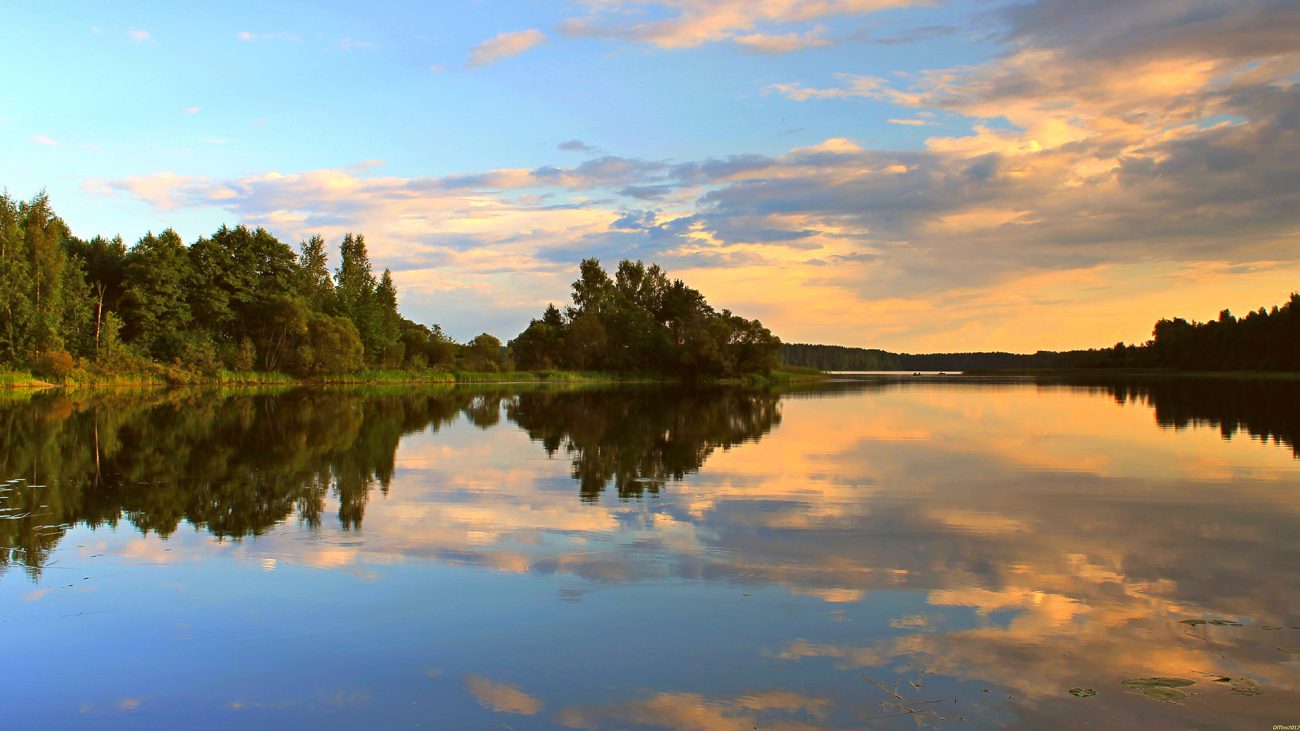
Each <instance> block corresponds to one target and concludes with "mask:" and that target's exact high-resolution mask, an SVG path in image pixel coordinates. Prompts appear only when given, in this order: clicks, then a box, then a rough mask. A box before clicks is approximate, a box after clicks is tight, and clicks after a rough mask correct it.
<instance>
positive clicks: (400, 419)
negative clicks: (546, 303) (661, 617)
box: [0, 388, 780, 575]
mask: <svg viewBox="0 0 1300 731" xmlns="http://www.w3.org/2000/svg"><path fill="white" fill-rule="evenodd" d="M777 401H778V398H777V397H776V396H774V395H770V394H764V395H759V394H744V393H740V392H736V391H710V392H694V393H687V392H671V391H663V390H657V389H656V390H653V391H635V392H631V393H629V392H626V391H623V392H617V393H615V392H607V391H547V392H531V393H530V392H524V393H518V392H514V391H511V390H507V389H493V388H486V389H474V390H473V391H459V390H454V389H452V390H448V389H442V390H436V391H428V392H422V391H419V390H416V391H412V390H410V389H387V390H385V389H380V390H355V389H350V390H342V389H341V390H309V389H298V390H292V391H287V392H280V393H274V394H272V393H238V394H230V393H220V392H210V391H209V392H203V391H187V392H164V393H147V394H143V395H142V394H138V393H136V394H113V395H103V394H96V395H94V396H90V395H86V394H71V395H68V394H37V395H34V396H30V397H13V396H10V397H8V398H7V401H6V402H0V479H2V480H11V481H10V482H8V483H6V484H4V485H2V486H0V566H3V565H7V564H9V563H18V564H21V565H24V566H26V567H27V568H28V570H29V571H30V572H31V573H32V574H33V575H36V574H38V573H39V571H40V567H41V566H43V565H45V563H46V561H47V560H48V557H49V554H50V552H51V551H53V549H54V547H55V546H56V545H57V543H58V541H59V539H60V538H61V537H62V536H63V534H64V533H65V532H66V530H67V529H68V528H69V527H71V526H73V525H76V524H79V523H80V524H85V525H87V526H90V527H99V526H116V525H118V523H119V522H120V521H122V520H125V521H127V522H128V523H129V524H131V525H132V526H134V527H135V528H136V529H138V530H139V531H141V532H143V533H149V532H153V533H157V534H158V535H160V536H164V537H166V536H170V535H171V534H172V533H173V532H175V531H176V529H177V527H178V526H180V524H181V523H182V522H185V523H189V524H190V525H193V526H194V527H196V528H199V529H202V530H204V531H206V532H208V533H210V534H212V535H214V536H216V537H217V538H219V539H238V538H242V537H244V536H253V535H259V534H261V533H264V532H265V531H267V530H269V529H270V528H271V527H273V526H275V525H277V524H279V523H281V522H282V521H284V520H285V519H287V518H289V517H291V516H295V515H296V516H297V518H298V519H299V520H300V521H302V522H303V523H305V524H306V525H307V526H309V527H311V528H317V527H319V526H320V525H321V522H322V518H323V515H324V513H325V512H326V509H325V506H326V503H327V500H328V499H329V498H333V499H334V500H335V501H336V502H337V503H338V510H337V519H338V521H339V525H340V527H341V528H343V529H344V530H353V529H358V528H360V527H361V524H362V521H363V519H364V517H365V508H366V503H367V500H368V498H369V495H370V491H371V490H372V489H374V488H378V489H379V490H381V491H382V492H385V493H386V492H387V490H388V487H389V484H390V483H391V481H392V477H393V472H394V463H395V455H396V451H397V445H398V442H399V441H400V440H401V438H402V437H403V436H404V435H406V434H410V433H413V432H416V431H421V430H425V429H433V430H438V429H440V428H441V427H443V426H445V425H447V424H449V423H450V422H452V421H454V420H455V419H457V418H459V417H460V416H462V415H463V416H464V418H465V419H466V421H468V422H469V423H471V424H473V425H475V426H477V427H479V428H482V429H489V428H492V427H493V426H496V425H497V424H498V423H499V422H500V420H501V414H502V411H503V406H504V411H505V413H506V415H507V416H508V417H509V418H510V419H511V420H512V421H514V422H516V423H518V424H519V425H520V426H522V427H524V428H525V429H526V430H527V431H528V432H529V434H530V435H531V436H533V437H534V438H536V439H540V440H541V441H542V442H543V444H544V446H545V447H546V450H547V453H548V454H555V453H556V452H557V451H558V450H560V449H561V448H563V449H564V451H565V453H566V454H568V455H571V456H572V459H573V475H574V478H575V479H576V480H578V482H579V484H580V486H581V491H582V496H583V499H585V500H592V499H595V497H596V496H597V495H599V494H600V492H601V490H603V489H604V487H605V485H606V484H607V483H609V482H610V481H611V480H612V481H613V483H614V484H615V486H616V488H617V490H618V494H619V495H620V496H621V497H624V498H631V497H635V496H640V495H642V494H643V493H644V492H645V491H646V490H650V491H651V492H654V491H657V490H658V489H659V487H660V485H662V483H663V482H664V481H665V480H667V479H681V478H682V477H683V476H685V475H686V474H688V473H690V472H694V471H696V470H698V469H699V468H700V466H701V465H702V464H703V462H704V460H705V459H706V458H707V457H708V455H709V454H710V453H711V452H712V451H713V450H714V449H716V448H718V447H722V448H723V449H726V448H728V447H730V446H732V445H734V444H738V443H740V442H743V441H746V440H749V439H757V438H758V437H760V436H761V435H762V434H764V433H766V432H767V431H768V430H770V429H771V428H772V427H773V426H774V425H775V424H776V423H778V421H779V418H780V417H779V409H778V406H777Z"/></svg>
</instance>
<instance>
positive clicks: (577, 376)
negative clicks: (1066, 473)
mask: <svg viewBox="0 0 1300 731" xmlns="http://www.w3.org/2000/svg"><path fill="white" fill-rule="evenodd" d="M87 376H88V374H84V373H77V374H73V375H72V376H71V377H70V379H69V380H67V381H65V382H63V383H57V382H51V381H46V380H43V379H41V378H37V377H36V376H33V375H31V374H30V373H22V372H13V371H6V372H3V373H0V390H4V391H45V390H50V389H61V390H65V391H83V390H93V391H101V390H115V389H132V388H141V389H168V388H194V387H231V388H238V387H246V386H284V387H329V386H425V385H444V386H474V385H493V386H501V385H537V384H544V385H583V384H591V385H595V384H684V383H685V381H683V380H681V379H678V378H673V377H670V376H656V375H650V374H643V373H607V372H601V371H505V372H498V373H490V372H481V371H430V372H417V371H363V372H361V373H354V374H345V375H336V376H325V377H321V378H297V377H294V376H288V375H284V374H280V373H260V372H251V373H231V372H225V373H222V374H219V375H217V376H215V377H211V376H200V375H198V374H188V373H186V374H183V376H184V377H181V378H166V377H160V376H157V375H154V374H121V375H117V376H112V375H110V376H97V377H95V376H91V377H87ZM829 377H830V376H829V375H828V374H825V373H820V372H815V373H808V372H802V371H791V370H777V371H773V372H772V373H769V374H766V375H761V376H755V375H751V376H746V377H743V378H728V379H717V380H711V381H705V382H701V383H705V384H718V385H747V386H775V385H784V384H792V383H802V382H813V381H821V380H824V379H826V378H829Z"/></svg>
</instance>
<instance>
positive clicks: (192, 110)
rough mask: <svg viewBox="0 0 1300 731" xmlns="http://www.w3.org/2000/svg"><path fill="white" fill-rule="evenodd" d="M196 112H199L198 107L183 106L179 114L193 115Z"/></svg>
mask: <svg viewBox="0 0 1300 731" xmlns="http://www.w3.org/2000/svg"><path fill="white" fill-rule="evenodd" d="M198 113H199V108H198V107H185V108H184V109H182V110H181V114H185V115H194V114H198Z"/></svg>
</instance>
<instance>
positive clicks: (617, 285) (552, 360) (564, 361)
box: [509, 259, 781, 379]
mask: <svg viewBox="0 0 1300 731" xmlns="http://www.w3.org/2000/svg"><path fill="white" fill-rule="evenodd" d="M572 299H573V304H572V305H570V306H567V307H566V308H565V309H564V311H563V312H561V311H560V309H559V308H557V307H556V306H555V305H554V304H552V305H549V306H547V308H546V310H545V311H544V312H543V313H542V316H541V318H539V319H534V320H533V321H532V322H531V323H529V325H528V328H527V329H526V330H524V332H523V333H521V334H520V335H519V336H518V337H516V338H515V339H514V340H512V341H510V344H509V348H510V353H511V355H512V357H513V358H514V359H515V362H516V363H517V364H518V366H519V367H521V368H525V369H551V368H565V369H578V370H603V371H616V372H629V371H632V372H651V373H662V374H670V375H674V376H678V377H682V378H686V379H694V378H699V377H705V378H710V377H712V378H733V377H738V376H745V375H748V374H762V373H767V372H769V371H771V370H772V369H773V368H775V367H776V366H777V365H778V354H779V350H780V347H781V341H780V340H779V339H777V337H776V336H775V335H773V334H772V333H771V331H770V330H768V329H767V328H765V327H763V323H761V322H759V321H758V320H747V319H745V318H743V317H740V316H738V315H734V314H732V312H731V311H730V310H725V309H724V310H722V311H721V312H719V311H717V310H715V309H713V307H712V306H710V305H709V303H708V302H707V301H706V300H705V298H704V296H703V295H702V294H700V292H698V291H697V290H695V289H692V288H691V287H688V286H686V284H685V283H683V282H682V280H680V279H673V280H670V279H669V278H668V275H667V274H665V273H664V271H663V270H662V269H660V268H659V266H658V265H651V266H649V267H647V266H646V265H645V264H644V263H642V262H640V261H636V262H633V261H628V260H623V261H621V262H619V265H618V268H617V269H616V270H615V272H614V276H613V277H612V278H611V277H610V276H609V274H608V273H607V272H606V271H605V270H604V269H603V268H602V267H601V265H600V262H599V261H598V260H597V259H586V260H584V261H583V262H582V263H581V264H580V265H579V267H578V279H577V280H576V281H575V282H574V283H573V292H572Z"/></svg>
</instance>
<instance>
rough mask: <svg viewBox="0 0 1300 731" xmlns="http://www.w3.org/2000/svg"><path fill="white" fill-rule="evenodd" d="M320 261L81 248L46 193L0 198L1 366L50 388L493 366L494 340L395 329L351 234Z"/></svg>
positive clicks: (231, 239)
mask: <svg viewBox="0 0 1300 731" xmlns="http://www.w3.org/2000/svg"><path fill="white" fill-rule="evenodd" d="M327 258H328V257H327V252H326V243H325V240H324V239H323V238H321V237H320V236H313V237H311V238H309V239H307V240H305V241H303V242H301V244H300V245H299V248H298V250H297V251H295V250H294V249H293V248H292V247H290V246H289V245H288V244H286V243H284V242H282V241H280V240H279V239H277V238H276V237H275V236H273V235H272V234H271V233H269V232H268V231H266V230H265V229H262V228H256V229H249V228H247V227H245V226H237V227H234V228H231V227H228V226H222V227H221V228H219V229H218V230H217V231H216V232H215V233H213V234H212V235H211V236H204V237H200V238H199V239H198V240H197V241H195V242H193V243H192V244H190V245H188V246H187V245H186V244H185V242H184V241H182V240H181V237H180V235H179V234H177V233H176V232H175V231H173V230H171V229H167V230H164V231H162V232H161V233H158V234H155V233H153V232H150V233H148V234H146V235H145V236H144V237H142V238H141V239H140V240H139V241H137V242H136V243H135V245H134V246H131V247H130V248H128V247H127V246H126V245H125V243H124V242H123V241H122V239H121V237H120V236H119V237H114V238H111V239H109V238H105V237H102V236H96V237H94V238H92V239H89V240H85V239H81V238H78V237H77V236H74V235H73V234H72V233H71V231H70V230H69V228H68V226H67V224H66V223H64V221H63V220H62V219H61V218H59V217H58V215H56V214H55V213H54V211H53V209H52V208H51V206H50V201H49V198H48V197H47V196H46V195H45V194H44V193H41V194H38V195H36V196H35V197H33V198H32V199H31V200H28V201H17V200H15V199H14V198H12V197H10V196H9V195H8V194H0V366H7V367H11V368H14V367H19V368H21V367H27V368H31V369H33V370H34V371H36V372H38V373H40V374H42V375H47V376H54V377H60V376H66V375H67V374H68V373H70V372H71V371H72V370H73V369H74V368H77V367H84V368H86V369H87V370H90V371H91V372H101V373H130V372H137V371H149V370H150V369H152V368H157V367H158V366H160V365H161V366H168V367H174V368H180V369H183V370H185V371H187V372H191V373H198V374H202V375H212V374H215V373H216V372H218V371H220V370H222V369H225V370H230V371H253V370H260V371H268V372H282V373H288V374H293V375H297V376H317V375H327V374H337V373H349V372H354V371H358V370H361V369H364V368H403V367H410V368H424V367H428V366H432V365H440V364H441V365H447V366H449V367H457V368H461V369H466V370H475V369H488V368H493V367H497V366H499V364H500V358H501V354H500V349H501V348H500V341H498V340H497V339H496V338H493V337H492V336H490V335H487V334H484V335H481V336H479V337H478V338H475V339H474V340H471V341H470V342H469V343H466V344H464V345H461V344H458V343H455V342H454V341H453V340H452V339H451V338H449V337H447V336H446V335H445V334H443V332H442V330H441V328H440V327H438V326H437V325H434V326H433V327H431V328H430V327H426V326H424V325H421V324H418V323H415V322H412V321H411V320H408V319H406V318H404V317H402V316H401V315H400V314H399V313H398V310H397V286H396V285H395V284H394V283H393V277H392V273H391V272H390V271H389V270H387V269H385V270H384V271H383V273H382V274H380V275H378V276H376V275H375V272H374V270H373V268H372V265H371V262H370V259H369V255H368V252H367V250H366V242H365V238H364V237H363V236H362V235H360V234H355V235H354V234H351V233H349V234H347V235H345V236H344V237H343V241H342V242H341V245H340V247H339V266H338V268H337V269H335V270H334V271H332V272H331V271H330V269H329V268H328V262H327Z"/></svg>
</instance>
